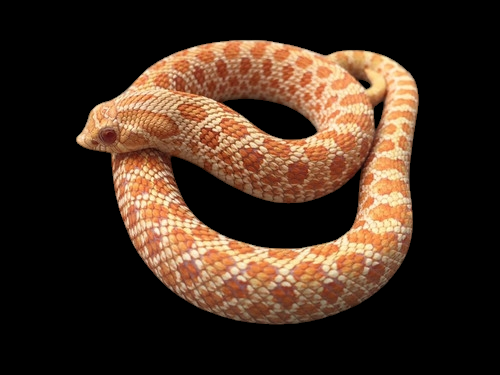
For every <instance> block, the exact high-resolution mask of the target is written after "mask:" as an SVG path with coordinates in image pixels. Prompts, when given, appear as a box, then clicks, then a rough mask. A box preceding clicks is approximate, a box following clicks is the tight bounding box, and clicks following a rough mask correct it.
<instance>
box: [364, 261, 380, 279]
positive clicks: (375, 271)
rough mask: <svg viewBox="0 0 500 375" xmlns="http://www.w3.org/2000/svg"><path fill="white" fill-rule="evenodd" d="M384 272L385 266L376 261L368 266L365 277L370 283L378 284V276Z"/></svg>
mask: <svg viewBox="0 0 500 375" xmlns="http://www.w3.org/2000/svg"><path fill="white" fill-rule="evenodd" d="M384 273H385V267H384V265H383V264H381V263H378V264H375V265H372V266H370V269H369V271H368V273H367V274H366V276H365V277H366V279H367V280H368V282H370V283H372V284H379V282H380V278H381V277H382V275H384Z"/></svg>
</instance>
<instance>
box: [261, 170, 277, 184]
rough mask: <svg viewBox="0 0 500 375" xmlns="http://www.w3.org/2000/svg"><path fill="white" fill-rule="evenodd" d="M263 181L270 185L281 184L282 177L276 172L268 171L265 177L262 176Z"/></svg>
mask: <svg viewBox="0 0 500 375" xmlns="http://www.w3.org/2000/svg"><path fill="white" fill-rule="evenodd" d="M262 182H263V183H264V184H266V185H269V186H279V185H280V182H281V179H280V178H279V177H277V176H276V175H275V174H274V173H268V174H266V175H265V176H264V177H262Z"/></svg>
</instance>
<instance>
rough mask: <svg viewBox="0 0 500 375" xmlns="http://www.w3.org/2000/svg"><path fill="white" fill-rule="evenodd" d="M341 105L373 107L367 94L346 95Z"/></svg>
mask: <svg viewBox="0 0 500 375" xmlns="http://www.w3.org/2000/svg"><path fill="white" fill-rule="evenodd" d="M340 104H341V105H354V104H366V105H369V106H371V104H370V102H369V101H368V98H367V97H366V95H365V94H351V95H346V96H345V97H344V98H343V99H342V100H341V101H340Z"/></svg>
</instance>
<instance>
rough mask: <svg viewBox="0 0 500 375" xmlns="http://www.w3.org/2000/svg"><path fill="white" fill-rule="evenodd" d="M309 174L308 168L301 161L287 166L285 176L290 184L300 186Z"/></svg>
mask: <svg viewBox="0 0 500 375" xmlns="http://www.w3.org/2000/svg"><path fill="white" fill-rule="evenodd" d="M308 174H309V167H308V166H307V164H306V163H304V162H302V161H296V162H294V163H292V164H290V165H289V166H288V172H287V174H286V176H287V178H288V181H289V182H290V183H291V184H302V183H303V182H304V180H305V179H306V178H307V176H308Z"/></svg>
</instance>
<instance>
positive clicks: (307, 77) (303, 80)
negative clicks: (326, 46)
mask: <svg viewBox="0 0 500 375" xmlns="http://www.w3.org/2000/svg"><path fill="white" fill-rule="evenodd" d="M311 81H312V73H311V72H305V73H304V75H303V76H302V78H301V79H300V86H302V87H304V86H307V85H308V84H309V83H311Z"/></svg>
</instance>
